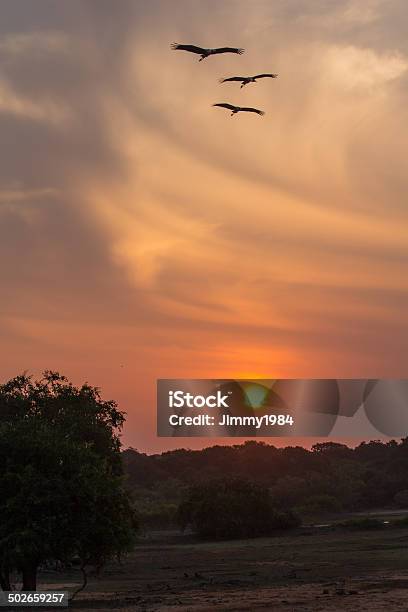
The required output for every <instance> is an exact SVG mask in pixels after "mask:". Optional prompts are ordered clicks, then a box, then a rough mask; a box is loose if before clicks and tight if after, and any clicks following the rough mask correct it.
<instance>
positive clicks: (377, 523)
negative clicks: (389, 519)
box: [338, 516, 385, 529]
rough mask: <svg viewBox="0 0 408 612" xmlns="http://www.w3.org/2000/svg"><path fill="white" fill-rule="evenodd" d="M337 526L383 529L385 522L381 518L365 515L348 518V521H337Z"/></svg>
mask: <svg viewBox="0 0 408 612" xmlns="http://www.w3.org/2000/svg"><path fill="white" fill-rule="evenodd" d="M338 526H339V527H345V528H346V529H384V527H385V524H384V521H383V520H380V519H376V518H372V517H370V516H367V517H364V518H361V519H350V520H349V521H344V522H343V523H338Z"/></svg>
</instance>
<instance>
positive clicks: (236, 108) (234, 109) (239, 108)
mask: <svg viewBox="0 0 408 612" xmlns="http://www.w3.org/2000/svg"><path fill="white" fill-rule="evenodd" d="M213 106H220V107H221V108H227V109H228V110H230V111H232V113H231V117H232V116H233V115H236V114H237V113H240V112H246V113H256V114H257V115H264V114H265V112H264V111H262V110H259V109H258V108H252V107H250V106H234V104H228V103H227V102H218V103H217V104H213Z"/></svg>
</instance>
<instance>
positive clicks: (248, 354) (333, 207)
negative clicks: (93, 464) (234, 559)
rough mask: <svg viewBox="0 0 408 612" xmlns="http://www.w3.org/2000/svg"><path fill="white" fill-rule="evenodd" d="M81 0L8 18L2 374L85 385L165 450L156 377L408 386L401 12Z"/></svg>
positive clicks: (134, 440) (3, 51)
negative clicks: (56, 375)
mask: <svg viewBox="0 0 408 612" xmlns="http://www.w3.org/2000/svg"><path fill="white" fill-rule="evenodd" d="M64 4H65V6H64ZM64 4H62V5H61V7H59V10H58V11H54V10H51V9H50V8H49V7H48V5H47V3H46V2H45V3H44V2H43V0H39V1H38V3H36V11H35V14H34V12H32V11H31V10H28V9H27V11H26V12H25V13H24V16H23V15H22V11H21V8H20V12H19V11H18V9H17V8H15V7H13V5H12V3H5V4H4V5H3V6H2V8H1V9H0V14H1V16H2V20H1V21H2V30H1V32H0V57H1V59H0V121H1V129H2V138H3V141H4V151H3V154H2V164H1V168H2V170H1V173H0V217H1V224H0V255H1V261H2V262H3V264H4V265H3V267H2V272H1V276H0V282H1V287H2V313H1V318H0V333H1V339H2V347H3V351H2V357H1V377H0V379H1V382H3V381H5V380H7V379H8V378H10V377H12V376H14V375H16V374H18V373H21V372H22V371H24V370H29V371H31V372H33V373H34V374H39V373H40V372H41V370H43V369H54V370H58V371H60V372H61V373H64V374H65V375H67V376H68V377H70V378H72V379H73V381H74V382H76V383H78V384H80V383H82V382H83V381H84V380H87V381H89V383H90V384H94V385H97V386H100V387H101V388H102V392H103V395H104V396H106V397H107V398H112V399H116V400H117V401H118V402H119V404H120V407H121V408H122V409H123V410H125V411H126V412H127V414H128V419H127V425H126V430H125V432H124V440H125V444H126V445H129V446H134V447H137V448H139V449H141V450H143V451H145V450H148V451H160V450H165V449H167V448H173V447H175V446H180V445H181V440H180V439H178V440H176V441H172V440H170V441H169V440H161V439H158V438H157V437H156V433H155V431H156V406H155V393H156V388H155V383H156V379H157V378H308V377H310V378H313V377H317V378H347V377H352V378H360V377H361V378H367V377H368V378H382V377H393V378H398V377H406V375H407V372H406V366H405V358H406V346H407V340H408V338H407V337H406V331H405V320H406V308H407V295H408V293H407V292H408V286H407V285H408V280H407V274H406V262H407V256H408V253H407V249H408V219H407V215H408V212H407V207H406V180H407V179H406V168H405V166H406V162H405V160H406V158H407V147H408V145H407V143H408V138H407V137H406V136H407V135H406V131H407V125H408V122H407V121H406V116H407V112H408V111H407V108H408V106H407V104H406V97H407V91H408V89H407V83H408V80H407V77H408V50H407V47H406V41H405V34H402V33H401V31H400V25H399V24H400V23H402V22H404V20H405V12H406V10H405V9H406V7H405V6H404V3H403V2H400V1H399V0H397V2H395V3H392V6H391V5H390V4H389V3H385V2H382V1H381V0H370V1H369V2H367V3H364V6H363V4H362V3H361V2H358V1H357V0H347V2H343V1H340V0H335V1H334V2H332V3H327V6H324V7H323V6H322V3H320V2H317V1H316V2H315V1H313V0H312V1H311V2H308V3H305V2H303V1H301V0H299V1H298V2H296V1H295V2H290V3H289V2H286V1H284V0H278V1H277V2H274V3H270V2H264V1H263V0H253V2H251V11H250V12H248V3H247V2H245V1H244V0H233V1H231V0H223V2H219V3H213V2H211V0H202V2H200V3H191V2H190V1H189V0H180V2H178V3H177V4H174V3H172V6H170V3H168V2H166V1H165V0H151V1H149V2H147V0H146V1H145V2H143V1H142V2H137V3H134V2H123V3H121V4H120V6H118V7H117V8H115V11H113V10H108V9H107V8H106V7H98V3H94V4H92V3H91V4H89V3H86V2H81V1H79V2H78V3H74V4H71V3H64ZM173 40H176V41H180V42H196V43H197V44H208V45H210V44H214V45H216V44H218V43H219V42H220V43H222V42H223V41H225V42H226V43H228V44H236V45H239V46H242V47H244V48H245V53H244V54H243V55H242V56H238V55H225V56H224V55H223V56H217V57H212V58H209V59H207V60H205V61H203V62H201V63H198V62H197V58H196V57H192V56H191V55H190V54H188V53H181V52H174V51H172V50H171V49H170V46H169V45H170V43H171V42H172V41H173ZM206 41H207V42H206ZM258 70H260V71H263V70H265V71H272V72H276V73H278V74H279V77H278V78H277V79H273V80H272V79H270V80H269V79H265V80H264V81H262V82H259V83H258V84H251V85H248V86H247V87H245V88H244V89H243V90H240V89H239V86H235V85H234V84H231V83H225V84H223V85H220V84H219V83H218V79H219V78H220V77H224V76H229V75H232V74H236V73H243V74H252V73H254V71H255V72H256V71H258ZM222 101H229V102H231V103H236V104H238V103H243V104H247V105H253V106H256V107H257V108H261V109H264V110H266V115H265V116H264V117H258V116H256V115H253V116H252V115H249V114H248V116H246V114H244V113H242V114H240V115H238V116H236V117H233V118H230V117H229V115H228V113H224V112H221V110H220V109H214V108H212V106H211V105H212V104H213V103H214V102H222ZM218 111H219V112H218ZM214 441H215V440H211V443H213V442H214ZM270 441H271V443H277V442H278V441H274V440H273V439H271V440H270ZM224 442H225V440H224ZM224 442H223V443H224ZM230 443H237V440H231V441H230ZM286 443H290V444H292V443H294V441H293V440H289V439H288V440H281V441H279V444H280V445H282V444H286ZM301 443H302V444H306V445H308V444H309V441H307V440H303V441H301ZM310 443H312V442H310ZM207 444H208V441H206V440H187V441H186V442H185V445H188V446H190V447H195V448H197V447H199V446H206V445H207Z"/></svg>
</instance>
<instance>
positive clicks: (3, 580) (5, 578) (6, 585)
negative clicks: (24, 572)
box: [0, 568, 11, 591]
mask: <svg viewBox="0 0 408 612" xmlns="http://www.w3.org/2000/svg"><path fill="white" fill-rule="evenodd" d="M0 587H1V588H2V590H3V591H11V584H10V572H9V571H8V569H6V568H3V569H2V570H1V571H0Z"/></svg>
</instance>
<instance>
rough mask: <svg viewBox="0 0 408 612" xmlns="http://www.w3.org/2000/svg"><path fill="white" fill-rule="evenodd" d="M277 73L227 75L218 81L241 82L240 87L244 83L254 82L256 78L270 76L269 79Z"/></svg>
mask: <svg viewBox="0 0 408 612" xmlns="http://www.w3.org/2000/svg"><path fill="white" fill-rule="evenodd" d="M277 76H278V75H277V74H273V73H265V74H255V75H254V76H242V77H241V76H233V77H228V78H226V79H220V83H231V82H238V83H241V89H242V88H243V87H244V85H248V83H256V81H257V79H265V78H268V77H269V78H270V79H276V77H277Z"/></svg>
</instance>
